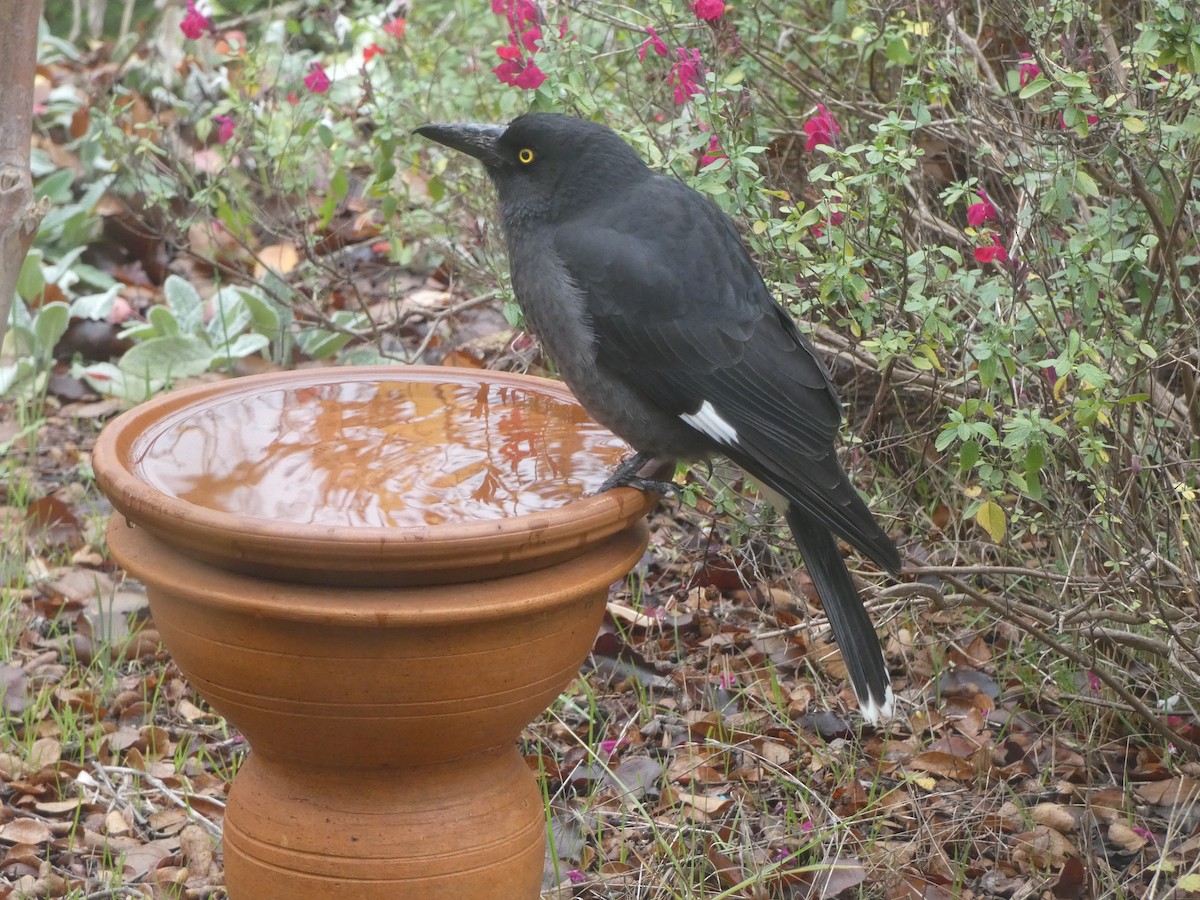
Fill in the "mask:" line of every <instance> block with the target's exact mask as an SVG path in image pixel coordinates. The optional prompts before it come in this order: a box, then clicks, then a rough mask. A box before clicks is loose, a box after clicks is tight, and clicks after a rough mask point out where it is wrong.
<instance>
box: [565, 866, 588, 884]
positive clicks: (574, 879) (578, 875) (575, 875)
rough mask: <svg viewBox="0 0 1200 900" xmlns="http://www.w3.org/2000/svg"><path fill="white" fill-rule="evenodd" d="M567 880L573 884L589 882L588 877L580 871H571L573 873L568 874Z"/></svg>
mask: <svg viewBox="0 0 1200 900" xmlns="http://www.w3.org/2000/svg"><path fill="white" fill-rule="evenodd" d="M567 880H569V881H570V882H571V884H583V883H584V882H585V881H587V876H586V875H584V874H583V873H582V872H580V871H579V870H578V869H571V871H569V872H567Z"/></svg>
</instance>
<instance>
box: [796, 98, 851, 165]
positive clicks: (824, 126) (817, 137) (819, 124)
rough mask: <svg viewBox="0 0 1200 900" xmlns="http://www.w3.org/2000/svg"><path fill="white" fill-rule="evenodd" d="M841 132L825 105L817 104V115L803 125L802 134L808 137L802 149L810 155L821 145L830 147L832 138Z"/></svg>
mask: <svg viewBox="0 0 1200 900" xmlns="http://www.w3.org/2000/svg"><path fill="white" fill-rule="evenodd" d="M841 130H842V127H841V126H840V125H838V123H837V122H835V121H834V120H833V116H831V115H830V114H829V110H827V109H826V108H825V104H824V103H818V104H817V114H816V115H815V116H813V117H812V118H811V119H809V120H808V121H807V122H805V123H804V133H805V134H807V135H808V140H807V141H806V142H805V144H804V149H805V150H807V151H808V152H809V153H812V152H813V150H815V149H817V147H818V146H819V145H821V144H825V145H827V146H829V147H832V146H833V136H834V135H835V134H837V133H838V132H839V131H841Z"/></svg>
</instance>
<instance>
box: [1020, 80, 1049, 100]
mask: <svg viewBox="0 0 1200 900" xmlns="http://www.w3.org/2000/svg"><path fill="white" fill-rule="evenodd" d="M1048 87H1050V82H1049V80H1048V79H1047V78H1046V77H1045V76H1044V75H1039V76H1038V77H1037V78H1035V79H1033V81H1031V82H1029V84H1027V85H1025V87H1023V88H1021V92H1020V93H1019V94H1017V96H1018V97H1020V98H1021V99H1022V100H1028V99H1029V98H1030V97H1036V96H1037V95H1038V94H1040V93H1041V92H1042V91H1044V90H1046V88H1048Z"/></svg>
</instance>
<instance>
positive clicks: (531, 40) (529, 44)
mask: <svg viewBox="0 0 1200 900" xmlns="http://www.w3.org/2000/svg"><path fill="white" fill-rule="evenodd" d="M541 39H542V29H541V27H540V26H538V24H537V23H536V22H535V23H534V24H533V25H530V26H529V28H528V29H527V30H526V31H525V33H524V34H522V35H521V43H522V44H523V45H524V46H525V49H526V50H528V51H529V52H530V53H537V51H538V45H537V42H538V41H540V40H541Z"/></svg>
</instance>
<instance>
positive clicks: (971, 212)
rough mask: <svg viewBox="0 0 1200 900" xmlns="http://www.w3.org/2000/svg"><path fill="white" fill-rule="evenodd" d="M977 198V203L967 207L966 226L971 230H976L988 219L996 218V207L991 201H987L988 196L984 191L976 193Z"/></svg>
mask: <svg viewBox="0 0 1200 900" xmlns="http://www.w3.org/2000/svg"><path fill="white" fill-rule="evenodd" d="M975 193H976V195H977V196H979V197H980V198H981V199H980V202H979V203H972V204H971V205H970V206H968V207H967V224H968V225H970V226H971V227H972V228H978V227H979V226H980V225H982V224H983V223H984V222H986V221H988V220H989V219H994V218H996V215H997V213H996V207H995V206H993V205H992V201H991V200H989V199H988V195H987V193H986V192H984V191H976V192H975Z"/></svg>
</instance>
